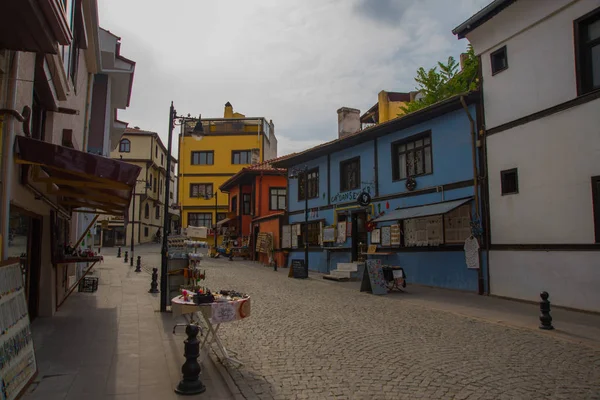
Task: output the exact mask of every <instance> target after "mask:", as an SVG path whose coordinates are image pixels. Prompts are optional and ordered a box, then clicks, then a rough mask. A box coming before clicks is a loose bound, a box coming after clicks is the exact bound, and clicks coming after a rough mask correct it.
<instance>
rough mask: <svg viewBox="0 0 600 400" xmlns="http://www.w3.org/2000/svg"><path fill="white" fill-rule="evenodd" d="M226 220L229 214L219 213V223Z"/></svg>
mask: <svg viewBox="0 0 600 400" xmlns="http://www.w3.org/2000/svg"><path fill="white" fill-rule="evenodd" d="M225 218H227V213H217V222H219V221H223V220H224V219H225Z"/></svg>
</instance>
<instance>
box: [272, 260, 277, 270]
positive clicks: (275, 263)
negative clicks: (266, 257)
mask: <svg viewBox="0 0 600 400" xmlns="http://www.w3.org/2000/svg"><path fill="white" fill-rule="evenodd" d="M273 271H275V272H277V261H275V260H273Z"/></svg>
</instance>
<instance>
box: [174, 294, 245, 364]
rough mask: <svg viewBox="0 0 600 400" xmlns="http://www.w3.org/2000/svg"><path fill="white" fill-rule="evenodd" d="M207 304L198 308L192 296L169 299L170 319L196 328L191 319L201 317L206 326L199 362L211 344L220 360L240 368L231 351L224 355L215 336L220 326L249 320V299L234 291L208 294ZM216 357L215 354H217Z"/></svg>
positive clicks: (201, 304)
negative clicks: (182, 318) (179, 320)
mask: <svg viewBox="0 0 600 400" xmlns="http://www.w3.org/2000/svg"><path fill="white" fill-rule="evenodd" d="M207 295H208V296H211V298H210V300H212V301H210V302H205V303H200V304H198V299H197V298H195V295H193V294H192V293H184V294H182V295H181V296H177V297H174V298H173V299H171V310H172V312H173V317H174V318H176V317H179V316H180V315H182V316H184V318H186V320H187V321H188V323H191V324H196V325H198V321H196V320H195V319H194V316H198V315H201V316H202V319H203V320H204V322H205V323H206V327H207V330H208V331H207V332H206V336H205V337H204V340H203V341H202V345H201V347H200V353H201V359H202V357H203V356H204V355H205V354H207V351H203V350H207V349H208V346H209V345H211V344H212V343H215V344H216V346H217V348H218V349H219V351H220V352H221V355H222V356H223V357H222V360H221V361H229V362H230V363H233V364H237V365H240V366H241V365H243V363H242V362H241V361H239V360H238V359H236V358H234V357H232V356H231V355H230V353H233V352H231V351H227V349H226V348H225V346H224V345H223V343H222V342H221V339H220V338H219V336H218V331H219V327H220V326H221V324H222V323H224V322H232V321H239V320H242V319H244V318H247V317H248V316H250V297H249V296H247V295H244V294H241V293H237V292H235V291H226V290H221V291H220V292H219V293H215V294H212V293H210V291H208V293H207ZM217 356H218V354H217Z"/></svg>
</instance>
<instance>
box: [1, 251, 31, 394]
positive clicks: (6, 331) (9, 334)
mask: <svg viewBox="0 0 600 400" xmlns="http://www.w3.org/2000/svg"><path fill="white" fill-rule="evenodd" d="M0 331H1V332H2V335H1V336H0V377H2V379H1V380H0V398H1V399H2V400H4V399H6V400H13V399H16V398H17V397H19V394H20V393H21V392H22V391H23V390H24V389H25V387H26V386H27V385H28V384H29V383H30V381H31V380H32V379H33V378H34V376H35V374H36V372H37V363H36V359H35V350H34V347H33V338H32V335H31V327H30V321H29V313H28V308H27V300H26V299H25V288H24V285H23V274H22V271H21V267H20V263H19V260H9V261H5V262H3V263H2V264H0Z"/></svg>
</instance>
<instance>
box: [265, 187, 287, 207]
mask: <svg viewBox="0 0 600 400" xmlns="http://www.w3.org/2000/svg"><path fill="white" fill-rule="evenodd" d="M279 190H283V191H284V194H280V193H273V191H279ZM273 196H275V197H276V198H277V202H276V204H275V207H273ZM281 197H283V198H284V203H285V206H284V207H283V208H279V199H280V198H281ZM286 208H287V188H285V187H271V188H269V211H281V210H285V209H286Z"/></svg>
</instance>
